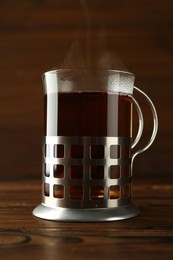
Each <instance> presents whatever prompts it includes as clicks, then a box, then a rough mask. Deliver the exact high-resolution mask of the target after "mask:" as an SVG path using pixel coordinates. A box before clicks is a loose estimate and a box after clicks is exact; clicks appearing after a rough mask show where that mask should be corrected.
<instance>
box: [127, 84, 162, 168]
mask: <svg viewBox="0 0 173 260" xmlns="http://www.w3.org/2000/svg"><path fill="white" fill-rule="evenodd" d="M134 89H135V90H136V91H138V92H139V93H140V94H142V95H143V96H144V98H145V99H146V101H147V102H148V104H149V106H150V109H151V112H152V116H153V131H152V134H151V137H150V139H149V141H148V143H147V144H146V145H145V146H144V147H143V148H141V149H140V150H138V151H137V152H135V153H134V154H133V155H132V160H131V165H133V161H134V159H135V157H136V156H137V155H138V154H140V153H142V152H144V151H146V150H147V149H148V148H149V147H150V146H151V145H152V143H153V142H154V139H155V137H156V134H157V131H158V116H157V112H156V109H155V106H154V104H153V102H152V101H151V99H150V98H149V97H148V96H147V95H146V94H145V93H144V92H143V91H142V90H140V89H139V88H137V87H135V86H134ZM132 100H133V102H134V104H135V106H136V109H137V112H138V116H139V129H138V133H137V136H136V138H135V140H134V141H133V143H132V146H131V148H132V149H133V148H134V147H135V145H136V144H137V143H138V141H139V139H140V137H141V135H142V131H143V125H144V120H143V115H142V111H141V108H140V106H139V104H138V103H137V101H136V100H135V99H134V98H133V97H132Z"/></svg>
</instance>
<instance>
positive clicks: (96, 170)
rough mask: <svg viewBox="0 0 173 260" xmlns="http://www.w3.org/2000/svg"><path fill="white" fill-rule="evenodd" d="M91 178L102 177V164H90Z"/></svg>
mask: <svg viewBox="0 0 173 260" xmlns="http://www.w3.org/2000/svg"><path fill="white" fill-rule="evenodd" d="M90 171H91V179H95V180H98V179H104V166H103V165H92V166H91V168H90Z"/></svg>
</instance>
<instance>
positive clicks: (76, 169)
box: [70, 165, 83, 179]
mask: <svg viewBox="0 0 173 260" xmlns="http://www.w3.org/2000/svg"><path fill="white" fill-rule="evenodd" d="M70 178H71V179H83V165H71V166H70Z"/></svg>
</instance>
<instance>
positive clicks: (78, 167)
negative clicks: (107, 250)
mask: <svg viewBox="0 0 173 260" xmlns="http://www.w3.org/2000/svg"><path fill="white" fill-rule="evenodd" d="M134 80H135V76H134V75H133V74H132V73H129V72H125V71H117V70H104V69H59V70H52V71H48V72H46V73H44V74H43V83H44V140H43V186H42V203H41V204H40V205H39V206H38V207H36V208H35V209H34V211H33V214H34V215H35V216H37V217H40V218H43V219H49V220H56V221H76V222H77V221H78V222H79V221H80V222H96V221H113V220H120V219H126V218H130V217H133V216H136V215H137V214H138V213H139V210H138V209H137V208H136V207H135V206H134V205H133V204H132V202H131V183H132V166H133V160H134V158H135V156H136V155H137V154H139V153H141V152H143V151H145V150H146V149H147V148H148V147H149V146H150V145H151V144H152V143H153V141H154V139H155V136H156V134H157V129H158V119H157V113H156V110H155V107H154V105H153V103H152V101H151V99H150V98H149V97H148V96H147V95H146V94H145V93H144V92H143V91H141V90H140V89H138V88H136V87H134ZM134 90H135V91H137V92H139V93H140V94H141V95H143V96H144V98H145V99H146V101H147V102H148V104H149V106H150V108H151V112H152V115H153V131H152V135H151V138H150V140H149V142H148V143H147V144H146V146H145V147H143V148H142V149H140V150H139V151H137V152H135V153H133V148H134V147H135V145H136V144H137V143H138V141H139V140H140V138H141V135H142V131H143V125H144V120H143V115H142V111H141V108H140V106H139V104H138V102H137V101H136V99H135V98H134V97H133V92H134ZM133 108H135V109H136V110H137V114H138V117H139V129H138V131H137V135H136V137H135V138H134V137H133V135H132V122H133Z"/></svg>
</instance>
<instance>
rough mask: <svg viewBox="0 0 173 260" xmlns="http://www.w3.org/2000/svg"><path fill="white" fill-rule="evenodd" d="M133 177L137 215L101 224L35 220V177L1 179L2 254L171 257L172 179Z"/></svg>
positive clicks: (14, 256) (37, 198)
mask: <svg viewBox="0 0 173 260" xmlns="http://www.w3.org/2000/svg"><path fill="white" fill-rule="evenodd" d="M172 180H173V179H170V180H169V182H168V180H166V181H163V179H161V180H159V179H158V180H157V181H156V180H155V179H154V180H153V179H150V182H149V181H148V180H145V179H143V180H142V179H141V180H140V181H137V182H134V184H133V202H134V203H135V204H136V205H137V206H138V207H139V209H140V215H139V216H137V217H134V218H131V219H128V220H122V221H115V222H102V223H66V222H64V223H63V222H53V221H46V220H41V219H38V218H36V217H34V216H32V210H33V208H34V207H35V206H36V205H37V204H38V203H40V194H41V190H40V182H39V181H35V180H34V181H25V182H24V181H22V182H20V181H19V182H14V183H1V184H0V198H1V200H0V213H1V214H0V223H1V228H0V258H1V259H31V258H32V257H33V259H36V258H38V259H42V260H44V259H45V260H46V259H70V257H72V258H73V259H115V258H119V259H132V260H133V259H141V260H143V259H152V260H154V259H157V260H158V259H172V254H173V218H172V215H173V196H172V190H173V184H172Z"/></svg>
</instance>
